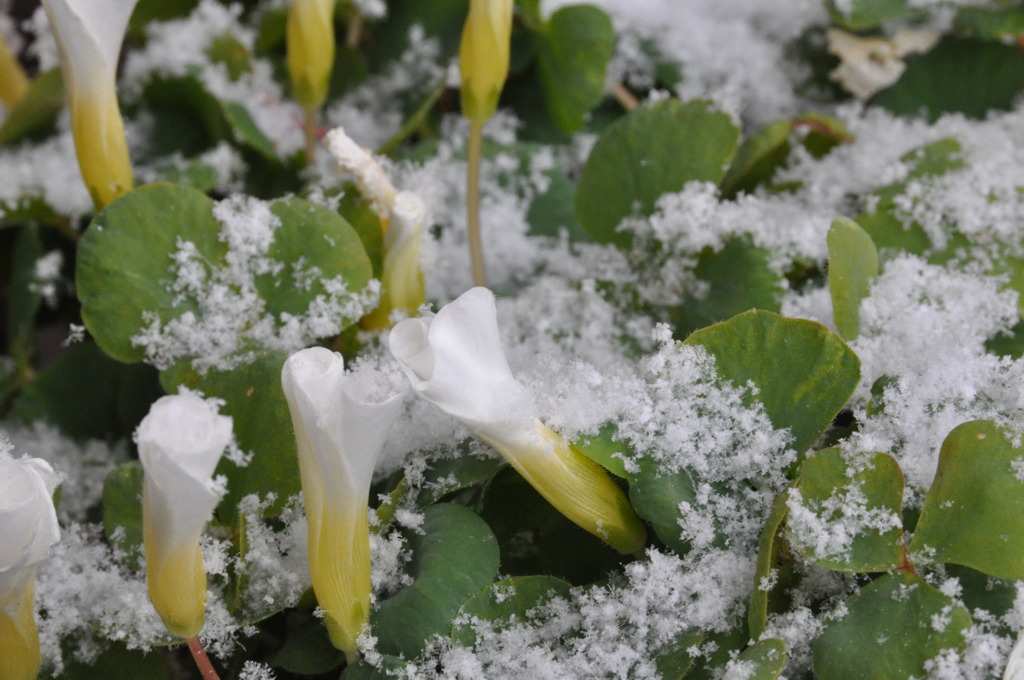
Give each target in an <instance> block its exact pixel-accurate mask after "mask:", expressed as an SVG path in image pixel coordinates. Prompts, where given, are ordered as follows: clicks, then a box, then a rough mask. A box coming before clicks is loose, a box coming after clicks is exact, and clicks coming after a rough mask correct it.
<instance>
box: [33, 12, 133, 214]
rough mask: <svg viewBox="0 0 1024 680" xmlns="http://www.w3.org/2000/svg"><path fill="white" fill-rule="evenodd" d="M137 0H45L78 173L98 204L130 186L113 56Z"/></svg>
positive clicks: (111, 198) (129, 164)
mask: <svg viewBox="0 0 1024 680" xmlns="http://www.w3.org/2000/svg"><path fill="white" fill-rule="evenodd" d="M137 2H138V0H43V6H44V7H45V8H46V14H47V16H48V17H49V19H50V26H51V27H52V28H53V32H54V35H55V36H56V38H57V48H58V51H59V53H60V63H61V71H62V72H63V74H64V86H65V88H66V89H67V93H68V107H69V108H70V110H71V129H72V132H73V133H74V137H75V150H76V151H77V153H78V165H79V167H80V168H81V170H82V178H83V179H84V180H85V184H86V186H87V187H88V189H89V193H90V194H91V195H92V198H93V201H94V202H95V203H96V205H97V206H99V207H102V206H104V205H106V204H107V203H109V202H110V201H112V200H114V199H115V198H117V197H118V196H119V195H121V194H122V193H124V192H125V191H128V190H129V189H131V188H132V181H133V180H132V168H131V162H130V161H129V159H128V146H127V144H126V142H125V137H124V124H123V123H122V121H121V111H120V109H119V108H118V105H117V93H116V91H115V88H114V84H115V79H116V77H117V57H118V55H119V54H120V52H121V42H122V41H123V40H124V33H125V30H126V29H127V28H128V20H129V19H130V18H131V15H132V11H133V10H134V9H135V4H136V3H137Z"/></svg>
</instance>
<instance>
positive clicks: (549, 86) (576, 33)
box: [536, 5, 615, 132]
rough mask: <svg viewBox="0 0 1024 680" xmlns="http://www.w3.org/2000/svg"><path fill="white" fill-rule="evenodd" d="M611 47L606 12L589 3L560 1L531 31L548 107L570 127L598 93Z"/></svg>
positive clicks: (577, 125)
mask: <svg viewBox="0 0 1024 680" xmlns="http://www.w3.org/2000/svg"><path fill="white" fill-rule="evenodd" d="M614 49H615V29H614V28H612V22H611V19H609V18H608V15H607V14H605V13H604V12H602V11H601V10H599V9H598V8H597V7H594V6H592V5H572V6H570V7H563V8H562V9H560V10H558V11H557V12H555V13H554V14H552V15H551V17H550V18H549V19H548V21H547V23H546V24H545V25H544V27H543V29H542V30H541V31H540V33H539V34H538V35H537V45H536V51H537V63H538V66H539V68H540V83H541V87H543V89H544V97H545V99H546V101H547V105H548V113H550V114H551V118H552V119H553V120H554V121H555V124H556V125H558V127H560V128H561V129H563V130H565V131H566V132H575V131H576V130H579V129H580V128H581V127H582V126H583V120H584V117H585V116H586V115H587V113H588V112H589V111H590V109H592V108H594V107H595V106H597V104H599V103H600V102H601V100H602V99H603V98H604V74H605V68H606V67H607V65H608V60H609V59H611V57H612V52H613V51H614Z"/></svg>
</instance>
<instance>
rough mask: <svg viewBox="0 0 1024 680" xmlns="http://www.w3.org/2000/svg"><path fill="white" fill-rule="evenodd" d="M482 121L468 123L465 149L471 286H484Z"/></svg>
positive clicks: (485, 274)
mask: <svg viewBox="0 0 1024 680" xmlns="http://www.w3.org/2000/svg"><path fill="white" fill-rule="evenodd" d="M483 140H484V124H483V121H470V123H469V148H468V149H467V152H466V153H467V161H468V163H467V168H468V169H467V174H466V211H467V212H466V215H467V218H468V220H467V221H468V224H469V259H470V263H471V264H472V266H473V285H474V286H486V285H487V273H486V271H485V270H484V249H483V244H482V243H481V241H480V156H481V154H482V151H483Z"/></svg>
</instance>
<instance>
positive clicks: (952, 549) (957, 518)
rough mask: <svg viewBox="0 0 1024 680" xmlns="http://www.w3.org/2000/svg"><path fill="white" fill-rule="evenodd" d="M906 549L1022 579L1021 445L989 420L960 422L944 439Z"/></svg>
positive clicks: (919, 555) (1023, 468)
mask: <svg viewBox="0 0 1024 680" xmlns="http://www.w3.org/2000/svg"><path fill="white" fill-rule="evenodd" d="M910 552H911V555H912V557H913V558H915V559H924V560H926V561H928V562H938V563H945V562H952V563H954V564H962V565H964V566H968V567H971V568H972V569H977V570H978V571H980V572H983V573H986V574H989V575H991V576H996V577H998V578H1004V579H1011V580H1020V579H1024V448H1022V447H1020V446H1014V445H1013V443H1012V442H1011V441H1009V438H1008V437H1007V435H1006V434H1005V433H1004V432H1003V431H1002V430H1000V429H999V428H998V427H997V426H996V425H995V423H993V422H992V421H989V420H976V421H972V422H969V423H964V424H963V425H959V426H957V427H956V428H954V429H953V431H952V432H950V433H949V435H948V436H947V437H946V440H945V441H944V442H943V443H942V449H941V451H940V452H939V466H938V470H937V471H936V472H935V481H933V482H932V486H931V488H930V489H929V490H928V495H927V496H925V499H924V506H923V507H922V508H921V517H920V519H918V521H917V529H916V531H915V532H914V539H913V540H912V541H911V543H910Z"/></svg>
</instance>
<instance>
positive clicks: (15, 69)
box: [0, 35, 28, 108]
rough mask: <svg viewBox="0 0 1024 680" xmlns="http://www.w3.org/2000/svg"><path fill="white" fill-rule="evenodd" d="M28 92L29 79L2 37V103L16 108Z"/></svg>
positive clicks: (0, 85) (0, 86) (0, 54)
mask: <svg viewBox="0 0 1024 680" xmlns="http://www.w3.org/2000/svg"><path fill="white" fill-rule="evenodd" d="M26 90H28V78H27V77H26V76H25V70H24V69H23V68H21V64H20V63H18V58H17V57H16V56H14V54H13V53H12V52H11V50H10V48H9V47H8V45H7V42H6V41H4V37H3V35H0V102H3V103H4V106H6V107H8V108H12V107H14V106H15V105H16V104H17V103H18V102H19V101H21V98H22V97H23V96H25V91H26Z"/></svg>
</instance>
